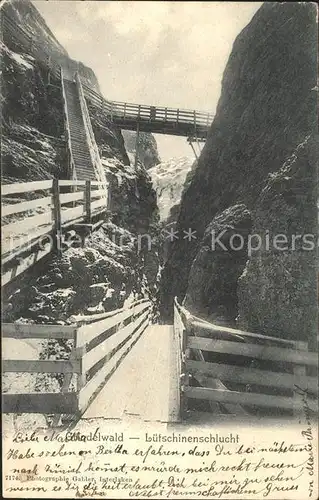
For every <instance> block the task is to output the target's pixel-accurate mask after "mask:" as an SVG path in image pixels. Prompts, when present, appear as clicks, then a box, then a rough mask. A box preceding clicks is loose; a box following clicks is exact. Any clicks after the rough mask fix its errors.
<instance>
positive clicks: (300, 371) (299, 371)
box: [294, 342, 308, 413]
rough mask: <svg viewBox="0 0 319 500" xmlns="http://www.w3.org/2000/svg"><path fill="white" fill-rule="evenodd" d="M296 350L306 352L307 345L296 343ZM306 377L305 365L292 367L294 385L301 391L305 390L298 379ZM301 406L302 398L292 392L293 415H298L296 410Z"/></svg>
mask: <svg viewBox="0 0 319 500" xmlns="http://www.w3.org/2000/svg"><path fill="white" fill-rule="evenodd" d="M295 348H296V349H298V350H299V351H307V350H308V344H307V342H296V346H295ZM305 375H306V367H305V365H295V366H294V377H295V382H294V383H295V385H296V386H297V387H299V388H300V387H301V388H302V389H305V387H304V386H303V385H302V384H300V382H299V380H300V378H303V377H305ZM302 404H303V396H302V395H301V394H300V391H298V390H295V391H294V405H295V413H298V408H299V407H300V405H302Z"/></svg>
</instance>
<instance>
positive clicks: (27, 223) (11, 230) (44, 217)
mask: <svg viewBox="0 0 319 500" xmlns="http://www.w3.org/2000/svg"><path fill="white" fill-rule="evenodd" d="M52 221H53V217H52V212H51V211H49V212H45V213H44V214H39V215H33V216H31V217H26V218H25V219H22V220H18V221H16V222H12V223H10V224H5V225H4V226H3V228H2V230H3V237H4V238H7V237H8V236H9V235H10V234H17V235H19V234H27V233H28V230H29V229H31V228H34V227H38V226H45V225H50V228H51V223H52Z"/></svg>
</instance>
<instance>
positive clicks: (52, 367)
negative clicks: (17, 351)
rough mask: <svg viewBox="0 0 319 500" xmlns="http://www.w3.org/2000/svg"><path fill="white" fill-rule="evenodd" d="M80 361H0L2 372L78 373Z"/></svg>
mask: <svg viewBox="0 0 319 500" xmlns="http://www.w3.org/2000/svg"><path fill="white" fill-rule="evenodd" d="M80 368H81V367H80V361H78V360H77V361H72V362H71V361H67V360H62V361H60V360H20V359H19V360H18V359H15V360H9V359H3V360H2V370H3V372H16V373H21V372H23V373H24V372H27V373H80Z"/></svg>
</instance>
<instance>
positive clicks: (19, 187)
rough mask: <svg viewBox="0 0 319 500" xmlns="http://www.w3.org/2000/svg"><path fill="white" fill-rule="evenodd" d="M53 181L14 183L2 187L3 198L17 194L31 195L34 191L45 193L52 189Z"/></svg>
mask: <svg viewBox="0 0 319 500" xmlns="http://www.w3.org/2000/svg"><path fill="white" fill-rule="evenodd" d="M52 182H53V181H52V180H51V181H36V182H14V183H13V184H3V185H2V186H1V196H7V195H8V194H15V193H30V192H32V191H44V190H45V189H51V188H52Z"/></svg>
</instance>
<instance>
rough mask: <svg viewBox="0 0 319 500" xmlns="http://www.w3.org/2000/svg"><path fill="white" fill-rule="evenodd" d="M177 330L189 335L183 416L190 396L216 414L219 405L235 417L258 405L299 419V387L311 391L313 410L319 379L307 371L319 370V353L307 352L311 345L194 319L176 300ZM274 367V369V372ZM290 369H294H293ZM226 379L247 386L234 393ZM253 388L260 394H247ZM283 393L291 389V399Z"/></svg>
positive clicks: (183, 359) (183, 358)
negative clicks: (288, 412) (193, 383)
mask: <svg viewBox="0 0 319 500" xmlns="http://www.w3.org/2000/svg"><path fill="white" fill-rule="evenodd" d="M180 321H182V325H180V324H179V323H180ZM174 329H176V330H177V331H178V330H183V331H184V333H186V341H184V342H183V344H184V347H182V348H181V363H180V364H179V368H180V373H181V383H180V398H181V412H180V414H181V417H182V418H183V416H184V415H185V411H186V409H187V400H188V398H193V399H200V400H204V401H206V404H207V403H208V404H209V406H210V407H211V411H216V409H217V410H218V406H216V405H218V404H219V403H221V404H222V405H224V406H225V407H226V408H227V409H228V410H229V411H230V412H231V413H235V414H241V413H242V411H244V412H246V414H247V410H246V407H247V406H248V407H250V406H258V407H261V408H263V407H267V408H268V407H269V408H271V407H277V408H281V409H286V410H287V409H288V410H293V411H294V414H295V415H298V414H299V412H300V410H301V406H302V398H301V397H300V394H299V393H298V390H297V388H298V387H300V388H301V389H302V390H307V392H308V395H309V397H310V405H311V408H312V410H314V408H315V401H314V399H315V398H316V397H317V396H316V395H317V393H318V388H317V379H316V377H315V376H313V374H312V373H313V372H311V375H310V373H308V374H307V371H306V367H309V368H311V370H313V369H314V368H316V367H318V356H317V353H316V352H309V351H308V346H307V343H304V342H299V341H294V340H287V339H280V338H278V337H271V336H265V335H261V334H256V333H250V332H245V331H241V330H236V329H234V328H227V327H224V326H219V325H214V324H212V323H209V322H208V321H205V320H202V319H201V318H198V317H196V316H194V315H192V314H191V313H190V312H189V311H187V309H186V308H185V307H183V306H181V305H180V304H179V302H178V300H177V298H176V297H175V299H174ZM205 333H206V335H205ZM183 336H184V334H183ZM179 342H180V340H179ZM278 344H279V346H278ZM180 345H182V344H181V343H180ZM201 352H202V353H203V352H204V353H205V352H206V355H205V358H204V357H202V359H199V357H198V356H196V353H201ZM191 353H192V356H191V355H190V354H191ZM208 354H210V357H209V361H208V360H207V355H208ZM215 359H216V362H215ZM251 362H255V363H257V366H256V367H254V368H253V367H252V366H251V365H250V364H249V363H251ZM247 363H248V364H247ZM270 363H271V364H270ZM273 364H275V367H274V368H273V370H274V371H271V370H272V366H273ZM286 366H289V370H288V371H286V368H285V367H286ZM266 367H267V368H266ZM189 376H193V377H195V378H196V379H197V381H199V383H200V385H201V387H196V388H194V387H191V385H190V384H189V382H188V378H189ZM224 381H225V382H226V383H227V384H229V383H230V384H235V385H236V387H238V384H239V386H242V387H243V388H242V389H238V392H237V389H236V390H235V391H234V390H229V389H228V388H227V386H226V385H224V384H223V382H224ZM250 386H252V387H253V388H255V389H253V390H255V391H256V392H255V393H253V392H249V393H248V394H247V390H246V389H247V387H250ZM263 387H269V388H272V391H273V395H271V396H270V395H268V394H265V393H264V392H263V390H262V388H263ZM258 388H259V389H258ZM278 390H285V391H287V390H288V391H290V394H291V395H290V396H285V397H283V396H278ZM239 391H242V392H239ZM267 391H268V389H267V390H266V392H267ZM279 394H280V393H279ZM242 405H245V407H244V408H243V406H242ZM314 411H315V410H314Z"/></svg>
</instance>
